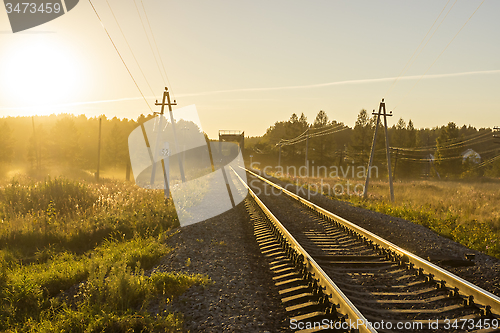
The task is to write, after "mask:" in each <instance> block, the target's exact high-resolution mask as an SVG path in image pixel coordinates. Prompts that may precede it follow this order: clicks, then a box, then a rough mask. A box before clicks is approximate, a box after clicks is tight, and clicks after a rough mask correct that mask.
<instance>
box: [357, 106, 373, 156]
mask: <svg viewBox="0 0 500 333" xmlns="http://www.w3.org/2000/svg"><path fill="white" fill-rule="evenodd" d="M373 130H374V124H373V120H372V119H370V117H369V116H368V113H367V112H366V110H365V109H362V110H361V111H360V112H359V114H358V118H357V119H356V123H355V125H354V130H353V138H352V143H351V146H352V148H353V149H354V154H351V157H352V158H354V159H355V160H357V162H358V163H360V164H362V165H364V164H366V163H368V158H369V154H370V148H371V141H372V138H373Z"/></svg>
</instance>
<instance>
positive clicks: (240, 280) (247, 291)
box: [151, 202, 289, 333]
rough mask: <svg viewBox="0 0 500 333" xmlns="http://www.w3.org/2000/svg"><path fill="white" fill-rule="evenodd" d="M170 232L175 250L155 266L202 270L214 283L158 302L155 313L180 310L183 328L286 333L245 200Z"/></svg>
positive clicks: (188, 271)
mask: <svg viewBox="0 0 500 333" xmlns="http://www.w3.org/2000/svg"><path fill="white" fill-rule="evenodd" d="M173 233H175V234H173V235H172V236H171V237H169V239H168V240H167V243H168V245H169V246H171V247H172V248H173V249H174V250H173V251H172V252H171V253H169V254H168V255H167V256H165V257H164V258H162V260H161V262H160V264H159V265H158V266H157V267H155V268H154V269H153V270H156V271H176V272H183V273H188V274H206V275H208V276H209V277H210V278H211V280H212V281H213V284H211V285H208V286H204V287H202V286H195V287H191V288H190V289H188V290H187V292H185V293H184V294H183V295H181V296H179V297H178V298H175V299H174V300H173V301H172V302H170V303H168V304H167V305H166V306H162V305H161V304H163V303H164V302H161V301H159V302H158V304H156V305H155V306H154V307H153V308H152V309H151V311H152V312H153V313H155V312H156V313H157V312H160V311H163V310H167V311H170V312H180V313H182V314H183V315H184V317H185V331H186V332H273V333H274V332H289V329H288V328H287V326H288V319H287V316H286V313H285V310H284V309H283V306H282V304H281V301H280V299H279V297H278V291H277V289H276V287H275V286H274V284H273V283H272V275H271V272H270V271H269V266H268V264H267V262H266V261H265V259H264V257H263V256H262V254H261V253H260V250H259V248H258V245H257V242H256V240H255V236H254V234H253V225H252V224H251V222H250V219H249V217H248V214H247V212H246V210H245V206H244V202H243V203H241V204H240V205H238V206H237V207H236V208H235V209H233V210H231V211H228V212H226V213H224V214H221V215H219V216H217V217H214V218H211V219H209V220H206V221H204V222H200V223H196V224H193V225H189V226H186V227H183V228H178V229H176V230H174V231H173Z"/></svg>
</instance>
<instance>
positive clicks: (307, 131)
mask: <svg viewBox="0 0 500 333" xmlns="http://www.w3.org/2000/svg"><path fill="white" fill-rule="evenodd" d="M308 149H309V128H308V129H307V130H306V160H305V162H304V163H305V165H306V170H307V175H308V176H309V165H308V163H307V151H308Z"/></svg>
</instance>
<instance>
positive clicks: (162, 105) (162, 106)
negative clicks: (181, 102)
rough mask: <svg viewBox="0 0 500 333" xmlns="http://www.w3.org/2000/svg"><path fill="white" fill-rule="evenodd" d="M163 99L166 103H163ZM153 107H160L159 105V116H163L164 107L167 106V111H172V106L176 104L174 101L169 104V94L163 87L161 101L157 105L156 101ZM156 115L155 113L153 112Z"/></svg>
mask: <svg viewBox="0 0 500 333" xmlns="http://www.w3.org/2000/svg"><path fill="white" fill-rule="evenodd" d="M165 99H166V100H167V102H166V103H165ZM155 105H158V106H160V105H161V111H160V114H163V113H164V112H165V106H168V110H169V111H172V106H174V105H177V102H176V101H175V99H174V102H173V103H172V102H170V93H169V92H168V88H167V87H165V91H164V92H163V101H162V102H161V103H158V100H156V103H155ZM155 113H157V112H155Z"/></svg>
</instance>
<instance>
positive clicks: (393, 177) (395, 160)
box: [391, 148, 399, 180]
mask: <svg viewBox="0 0 500 333" xmlns="http://www.w3.org/2000/svg"><path fill="white" fill-rule="evenodd" d="M391 149H393V150H395V151H396V158H395V159H394V172H393V173H392V180H395V179H396V168H397V166H398V153H399V150H398V148H391Z"/></svg>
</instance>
